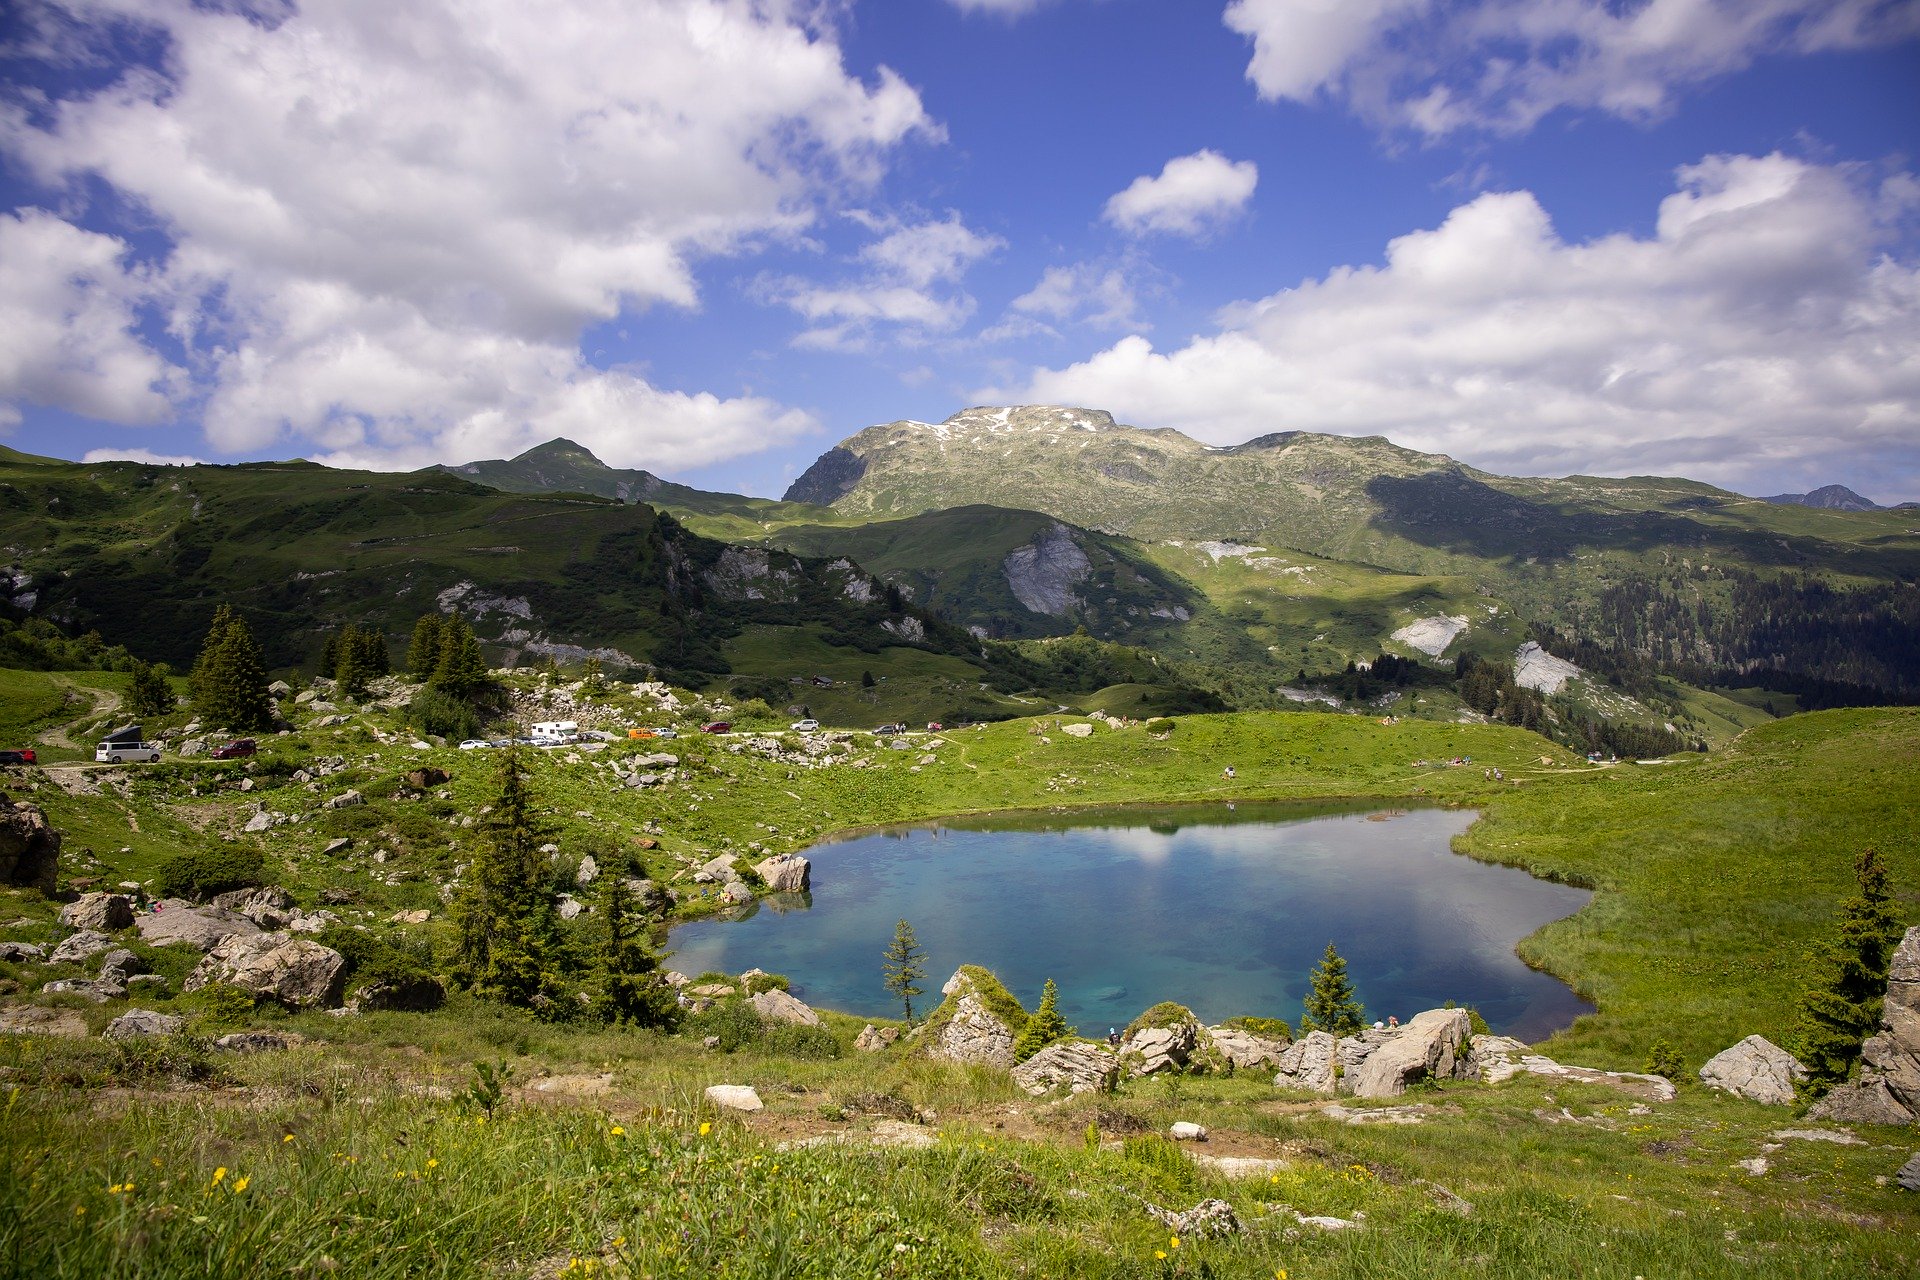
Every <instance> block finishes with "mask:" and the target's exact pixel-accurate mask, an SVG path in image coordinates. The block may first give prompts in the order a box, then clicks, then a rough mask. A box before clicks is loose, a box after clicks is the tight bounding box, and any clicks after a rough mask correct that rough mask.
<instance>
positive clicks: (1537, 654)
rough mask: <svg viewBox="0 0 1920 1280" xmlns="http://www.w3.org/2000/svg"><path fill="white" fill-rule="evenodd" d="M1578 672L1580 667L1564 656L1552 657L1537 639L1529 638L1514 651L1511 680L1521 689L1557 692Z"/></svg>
mask: <svg viewBox="0 0 1920 1280" xmlns="http://www.w3.org/2000/svg"><path fill="white" fill-rule="evenodd" d="M1580 674H1581V671H1580V668H1578V667H1576V666H1574V665H1573V664H1572V663H1571V662H1568V661H1567V660H1566V659H1565V658H1556V657H1554V656H1553V655H1552V654H1550V653H1548V652H1547V651H1546V650H1545V649H1542V648H1541V647H1540V645H1539V643H1538V642H1537V641H1534V640H1529V641H1527V642H1526V643H1525V644H1523V645H1521V646H1520V647H1519V648H1518V649H1517V650H1515V651H1514V655H1513V682H1514V683H1515V684H1517V685H1519V686H1520V687H1521V688H1523V689H1535V690H1538V691H1539V692H1541V693H1558V692H1560V690H1561V689H1563V688H1565V687H1566V683H1567V681H1569V680H1572V679H1574V678H1576V677H1577V676H1579V675H1580Z"/></svg>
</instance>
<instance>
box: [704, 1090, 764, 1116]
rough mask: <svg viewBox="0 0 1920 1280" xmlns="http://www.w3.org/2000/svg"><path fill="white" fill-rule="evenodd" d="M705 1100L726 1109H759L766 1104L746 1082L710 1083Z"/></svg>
mask: <svg viewBox="0 0 1920 1280" xmlns="http://www.w3.org/2000/svg"><path fill="white" fill-rule="evenodd" d="M706 1096H707V1101H708V1102H711V1103H712V1104H713V1105H714V1106H716V1107H721V1108H723V1109H725V1110H728V1111H759V1110H761V1109H762V1108H763V1107H765V1106H766V1104H765V1103H763V1102H761V1101H760V1095H759V1094H758V1093H755V1092H754V1089H753V1086H752V1085H748V1084H710V1085H708V1086H707V1095H706Z"/></svg>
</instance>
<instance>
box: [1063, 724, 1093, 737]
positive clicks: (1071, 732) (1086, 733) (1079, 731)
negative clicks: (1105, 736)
mask: <svg viewBox="0 0 1920 1280" xmlns="http://www.w3.org/2000/svg"><path fill="white" fill-rule="evenodd" d="M1060 732H1062V733H1064V734H1066V735H1067V736H1068V737H1069V738H1090V737H1092V736H1093V726H1092V725H1090V724H1063V725H1061V726H1060Z"/></svg>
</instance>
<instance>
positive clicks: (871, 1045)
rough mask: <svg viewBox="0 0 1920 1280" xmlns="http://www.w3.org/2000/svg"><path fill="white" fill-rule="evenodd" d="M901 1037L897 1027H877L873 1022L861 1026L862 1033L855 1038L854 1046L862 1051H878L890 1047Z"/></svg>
mask: <svg viewBox="0 0 1920 1280" xmlns="http://www.w3.org/2000/svg"><path fill="white" fill-rule="evenodd" d="M899 1038H900V1030H899V1028H897V1027H876V1026H874V1025H873V1024H872V1023H871V1022H869V1023H868V1024H867V1025H866V1026H864V1027H862V1028H860V1034H859V1035H857V1036H855V1037H854V1038H853V1047H854V1048H856V1049H858V1050H860V1052H862V1053H878V1052H880V1051H881V1050H882V1049H885V1048H888V1047H889V1046H891V1045H892V1044H893V1042H894V1041H896V1040H898V1039H899Z"/></svg>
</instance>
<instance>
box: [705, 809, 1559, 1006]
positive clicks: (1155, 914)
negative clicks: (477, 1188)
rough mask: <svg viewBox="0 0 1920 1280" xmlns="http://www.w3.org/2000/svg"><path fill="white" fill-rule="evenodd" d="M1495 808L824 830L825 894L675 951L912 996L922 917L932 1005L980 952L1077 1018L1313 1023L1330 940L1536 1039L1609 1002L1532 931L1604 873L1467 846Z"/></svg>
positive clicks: (1375, 991)
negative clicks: (902, 923) (1545, 873)
mask: <svg viewBox="0 0 1920 1280" xmlns="http://www.w3.org/2000/svg"><path fill="white" fill-rule="evenodd" d="M1476 816H1477V815H1476V814H1474V813H1471V812H1463V811H1458V810H1442V809H1416V810H1412V811H1407V812H1401V811H1387V812H1382V811H1380V810H1379V809H1378V807H1377V806H1374V807H1371V808H1366V809H1354V808H1347V809H1329V808H1328V807H1325V806H1321V807H1316V808H1310V809H1309V808H1301V807H1297V806H1292V807H1283V806H1249V805H1240V806H1238V807H1237V808H1235V809H1228V808H1227V807H1226V806H1224V805H1210V806H1191V807H1181V808H1176V809H1153V810H1144V811H1143V810H1137V809H1136V810H1107V811H1101V812H1096V813H1080V814H1073V815H1049V816H1046V817H1039V818H1036V817H1031V816H1021V817H1013V818H1008V819H1001V820H977V821H975V820H967V821H957V822H950V823H937V824H928V825H924V826H913V827H903V828H897V829H892V830H888V831H884V832H880V833H876V834H870V835H863V836H858V837H854V838H849V839H843V840H837V841H832V842H829V843H826V844H821V845H817V846H815V847H813V848H811V849H808V850H806V851H805V852H806V856H807V857H808V858H809V859H811V860H812V862H813V891H812V893H811V894H810V895H805V896H800V895H792V896H789V897H787V898H786V899H785V900H784V901H778V900H772V899H769V900H767V901H766V902H763V903H761V904H758V905H757V906H756V907H754V908H749V909H748V911H749V914H747V915H746V916H745V917H744V918H740V919H732V920H705V921H699V922H696V923H692V924H685V925H680V926H678V927H677V928H675V929H674V930H673V931H672V934H671V935H670V937H669V940H668V946H669V948H670V949H671V950H672V951H673V953H674V954H673V955H672V957H671V958H670V959H669V960H668V962H667V963H668V964H669V965H670V966H671V967H672V968H675V969H678V970H680V971H681V972H683V973H687V974H698V973H702V972H705V971H708V970H713V971H718V972H726V973H739V972H741V971H742V970H745V969H748V968H752V967H754V966H758V967H760V968H762V969H765V970H768V971H769V972H772V973H782V974H785V975H787V977H788V978H789V979H790V980H791V981H792V983H793V990H794V994H796V995H798V996H799V997H800V998H801V999H803V1000H806V1001H807V1002H808V1003H810V1004H815V1005H819V1006H821V1007H823V1008H829V1009H840V1010H845V1011H847V1012H850V1013H856V1014H860V1015H863V1016H868V1017H871V1016H882V1015H884V1016H892V1017H898V1016H899V1014H900V1005H899V1002H898V1001H897V1000H893V999H892V998H890V997H889V996H888V995H887V993H886V990H885V988H883V987H882V986H881V984H880V962H881V952H882V951H883V950H884V949H885V948H886V946H887V943H888V942H889V941H890V940H891V939H892V937H893V930H894V922H895V921H897V920H901V919H905V920H909V921H911V922H912V924H913V927H914V932H915V933H916V934H917V935H918V937H919V940H920V944H921V946H922V947H924V948H925V949H926V951H927V974H928V977H927V980H926V981H925V982H923V983H921V985H922V986H923V987H925V988H926V989H927V994H926V995H925V996H923V997H921V998H920V999H919V1000H918V1001H916V1002H915V1013H916V1015H920V1014H923V1013H925V1012H927V1011H929V1010H931V1009H932V1008H933V1006H934V1005H935V1004H937V1003H938V1002H939V999H940V996H939V988H940V985H941V983H942V982H944V981H945V980H946V978H947V977H948V975H950V974H951V973H952V972H953V971H954V969H956V968H958V967H959V966H960V965H961V964H978V965H984V966H986V967H987V968H989V969H991V970H993V971H994V972H995V973H997V974H998V975H999V976H1000V978H1001V980H1002V981H1004V982H1005V983H1006V984H1007V986H1008V987H1009V988H1010V989H1011V990H1012V991H1013V993H1014V994H1015V995H1016V996H1018V997H1019V998H1020V1000H1021V1002H1022V1003H1023V1004H1025V1005H1026V1006H1027V1007H1028V1008H1029V1009H1031V1008H1033V1007H1034V1005H1036V1004H1037V1003H1038V1002H1039V998H1040V988H1041V985H1042V983H1044V982H1045V980H1046V979H1047V978H1049V977H1051V978H1052V979H1053V980H1054V981H1055V982H1056V983H1057V984H1058V985H1059V988H1060V1004H1061V1010H1062V1012H1063V1013H1064V1014H1065V1015H1066V1018H1067V1021H1068V1022H1069V1023H1073V1024H1076V1025H1077V1026H1078V1028H1079V1030H1080V1031H1081V1033H1082V1034H1086V1035H1100V1034H1104V1033H1105V1032H1106V1030H1107V1028H1108V1027H1109V1026H1125V1025H1126V1023H1127V1022H1128V1021H1129V1020H1131V1019H1132V1018H1133V1016H1134V1015H1135V1014H1137V1013H1139V1012H1140V1011H1141V1010H1143V1009H1145V1008H1147V1007H1148V1006H1149V1005H1152V1004H1154V1003H1156V1002H1158V1001H1161V1000H1176V1001H1178V1002H1179V1003H1181V1004H1184V1005H1187V1006H1189V1007H1190V1008H1192V1009H1193V1011H1194V1012H1195V1013H1197V1014H1198V1015H1199V1016H1200V1017H1201V1018H1202V1019H1203V1020H1205V1021H1207V1022H1209V1023H1212V1022H1218V1021H1220V1020H1222V1019H1225V1018H1230V1017H1233V1016H1235V1015H1239V1014H1257V1015H1261V1016H1267V1017H1282V1018H1285V1019H1286V1020H1287V1021H1288V1022H1290V1023H1294V1024H1296V1025H1297V1024H1298V1022H1299V1017H1300V1007H1301V999H1302V997H1303V996H1304V995H1305V994H1306V990H1307V975H1308V973H1309V971H1310V970H1311V969H1312V968H1313V966H1314V965H1315V964H1317V963H1318V962H1319V960H1320V956H1321V953H1322V951H1324V950H1325V948H1326V945H1327V943H1328V942H1329V941H1331V942H1333V943H1334V944H1335V945H1336V946H1337V947H1338V948H1339V949H1340V954H1341V955H1342V956H1344V957H1345V958H1346V960H1347V969H1348V975H1349V977H1350V978H1351V979H1352V981H1353V983H1354V986H1355V988H1356V990H1357V994H1358V996H1359V998H1360V999H1361V1001H1362V1002H1363V1003H1364V1004H1365V1005H1366V1008H1367V1018H1368V1020H1369V1021H1371V1020H1373V1019H1374V1018H1376V1017H1377V1018H1385V1017H1386V1016H1387V1015H1389V1014H1395V1015H1398V1016H1399V1017H1400V1019H1401V1020H1402V1021H1404V1020H1406V1019H1407V1018H1408V1017H1410V1016H1412V1015H1413V1014H1415V1013H1418V1012H1419V1011H1420V1010H1422V1009H1429V1008H1433V1007H1435V1006H1437V1005H1440V1004H1443V1003H1445V1002H1446V1001H1448V1000H1455V1001H1458V1002H1459V1003H1461V1004H1463V1005H1472V1006H1474V1007H1476V1008H1478V1009H1479V1010H1480V1012H1481V1013H1482V1014H1483V1015H1484V1016H1485V1017H1486V1020H1487V1022H1488V1024H1489V1025H1490V1026H1491V1027H1492V1028H1493V1030H1494V1031H1496V1032H1500V1033H1503V1034H1507V1035H1514V1036H1519V1037H1520V1038H1521V1039H1525V1040H1535V1039H1538V1038H1540V1037H1543V1036H1545V1035H1547V1034H1549V1033H1551V1032H1552V1031H1554V1030H1556V1029H1558V1028H1560V1027H1564V1026H1566V1025H1567V1024H1568V1023H1570V1022H1572V1021H1573V1019H1574V1018H1575V1017H1576V1016H1578V1015H1579V1014H1581V1013H1584V1012H1587V1011H1589V1010H1590V1009H1591V1006H1590V1005H1588V1004H1587V1003H1586V1002H1584V1001H1582V1000H1581V999H1580V998H1579V997H1577V996H1576V995H1574V993H1573V992H1572V991H1571V990H1570V989H1569V988H1568V987H1566V986H1565V985H1564V984H1562V983H1561V982H1559V981H1558V980H1556V979H1554V978H1550V977H1548V976H1547V975H1545V974H1542V973H1536V972H1534V971H1533V970H1531V969H1528V968H1527V967H1526V966H1525V965H1524V964H1522V963H1521V962H1520V960H1519V958H1518V957H1517V956H1515V955H1514V944H1515V943H1517V942H1518V941H1519V940H1520V939H1521V938H1523V937H1525V936H1526V935H1527V934H1529V933H1531V932H1533V931H1534V930H1535V929H1537V928H1539V927H1540V926H1541V925H1543V924H1546V923H1547V922H1549V921H1552V920H1558V919H1560V918H1561V917H1563V916H1567V915H1571V914H1572V913H1573V912H1575V911H1578V910H1579V909H1580V908H1581V907H1582V906H1584V905H1586V902H1587V900H1588V898H1589V897H1590V896H1591V895H1590V894H1589V893H1588V892H1587V891H1586V890H1583V889H1575V888H1571V887H1569V886H1567V885H1561V884H1551V883H1548V882H1547V881H1544V880H1536V879H1534V878H1533V877H1531V876H1529V875H1527V874H1526V873H1525V872H1523V871H1518V870H1515V869H1513V868H1511V867H1496V866H1489V865H1487V864H1485V863H1480V862H1475V861H1473V860H1472V859H1469V858H1465V857H1462V856H1460V855H1458V854H1455V853H1453V852H1451V851H1450V850H1449V848H1448V841H1449V840H1450V839H1451V838H1452V837H1453V836H1456V835H1458V834H1459V833H1460V832H1462V831H1464V830H1466V828H1467V827H1468V826H1469V825H1470V824H1471V823H1472V822H1473V821H1474V819H1475V817H1476Z"/></svg>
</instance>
